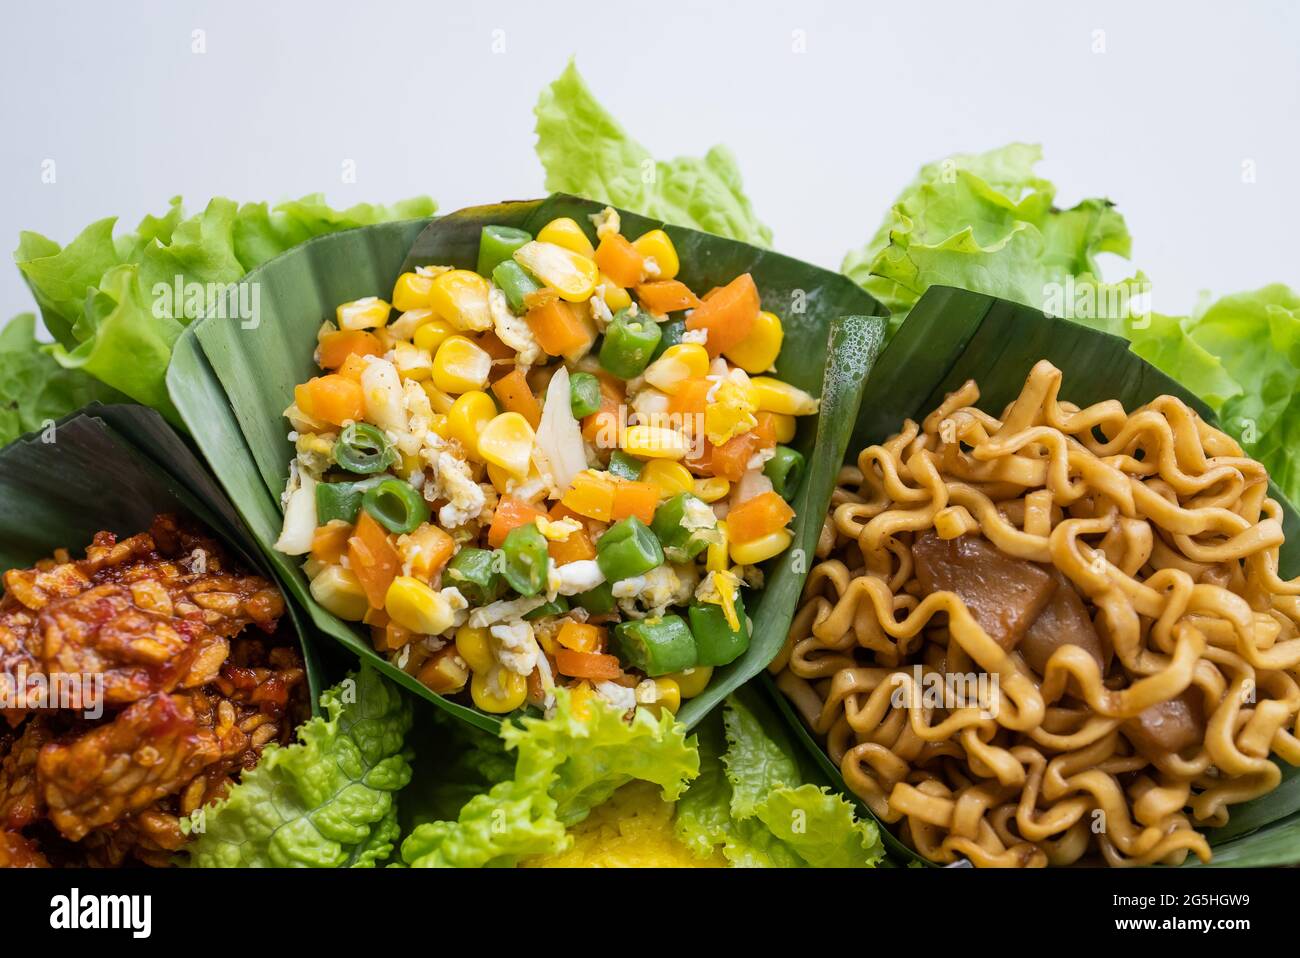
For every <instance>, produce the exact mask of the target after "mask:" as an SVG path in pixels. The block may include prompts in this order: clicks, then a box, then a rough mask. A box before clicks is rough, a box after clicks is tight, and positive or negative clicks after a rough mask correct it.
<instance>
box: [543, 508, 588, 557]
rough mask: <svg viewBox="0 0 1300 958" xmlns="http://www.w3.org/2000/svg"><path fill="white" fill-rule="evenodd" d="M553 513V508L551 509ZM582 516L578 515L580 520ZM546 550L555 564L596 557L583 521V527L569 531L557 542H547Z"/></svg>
mask: <svg viewBox="0 0 1300 958" xmlns="http://www.w3.org/2000/svg"><path fill="white" fill-rule="evenodd" d="M551 513H552V515H554V513H555V510H554V509H552V510H551ZM583 518H584V517H582V516H578V520H579V521H582V520H583ZM546 551H547V552H548V553H550V556H551V558H552V559H554V560H555V564H556V565H568V564H569V563H570V562H581V561H582V560H583V559H594V558H596V547H595V546H594V545H592V542H591V536H590V535H588V534H587V528H586V525H585V523H584V525H583V528H581V529H579V530H577V531H576V532H570V533H569V535H568V537H567V538H565V539H563V540H561V541H559V542H548V543H547V544H546Z"/></svg>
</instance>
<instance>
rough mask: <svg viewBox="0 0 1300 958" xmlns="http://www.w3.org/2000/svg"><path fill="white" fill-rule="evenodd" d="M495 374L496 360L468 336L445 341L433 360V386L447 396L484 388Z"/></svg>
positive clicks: (449, 338) (450, 338)
mask: <svg viewBox="0 0 1300 958" xmlns="http://www.w3.org/2000/svg"><path fill="white" fill-rule="evenodd" d="M491 371H492V357H491V356H489V355H488V354H487V353H486V352H485V351H484V350H483V349H482V348H481V347H480V346H479V345H478V344H477V343H472V342H470V341H469V340H468V339H466V338H465V337H464V336H450V337H448V338H447V339H445V340H443V343H442V345H441V346H439V347H438V352H437V353H435V354H434V357H433V384H434V385H435V386H437V387H438V388H439V389H441V390H442V391H443V392H447V393H465V392H469V391H470V390H471V389H481V388H483V386H484V384H485V383H487V379H488V373H490V372H491Z"/></svg>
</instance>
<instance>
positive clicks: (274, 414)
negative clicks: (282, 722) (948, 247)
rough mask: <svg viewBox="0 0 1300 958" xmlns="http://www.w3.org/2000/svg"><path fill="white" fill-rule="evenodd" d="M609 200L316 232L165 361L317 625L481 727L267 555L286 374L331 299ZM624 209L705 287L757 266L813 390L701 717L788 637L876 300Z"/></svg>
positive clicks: (792, 361)
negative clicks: (778, 531) (741, 628)
mask: <svg viewBox="0 0 1300 958" xmlns="http://www.w3.org/2000/svg"><path fill="white" fill-rule="evenodd" d="M602 208H603V205H602V204H598V203H594V202H591V201H589V200H585V199H581V198H578V197H574V196H568V195H562V194H557V195H553V196H551V197H549V198H547V199H543V200H532V201H524V202H508V203H500V204H495V205H490V206H480V207H473V208H470V209H465V210H461V211H459V212H456V213H452V214H450V215H448V216H445V217H441V218H438V219H436V220H434V221H432V222H431V223H429V224H428V225H427V226H425V225H424V224H421V223H418V222H412V223H394V224H385V225H382V226H374V227H366V228H363V229H358V230H352V231H349V232H344V233H339V234H335V235H332V236H327V237H322V238H319V239H316V240H312V241H310V242H308V243H305V244H303V245H302V246H300V247H298V248H296V249H294V250H292V251H290V252H288V253H286V254H284V255H282V256H280V257H279V258H277V259H275V260H273V261H271V262H269V263H267V264H265V265H264V266H262V267H260V268H259V269H256V270H254V271H252V272H250V273H249V274H248V275H247V276H246V277H245V278H244V280H243V282H244V283H255V284H258V287H259V289H258V298H257V301H258V302H259V303H260V316H259V317H258V319H257V321H256V322H236V321H231V320H228V319H227V320H223V319H218V318H216V317H207V318H204V319H201V320H199V321H198V322H195V323H194V324H193V325H192V326H191V327H190V328H189V329H187V330H186V332H185V334H184V335H183V336H182V337H181V339H180V340H179V341H178V343H177V345H176V349H175V353H174V358H173V361H172V365H171V368H170V370H169V373H168V388H169V392H170V395H171V398H172V400H173V402H174V403H175V405H176V408H177V409H178V410H179V411H180V414H181V416H182V418H183V419H184V421H185V423H186V425H187V427H188V429H189V430H190V432H191V434H192V436H193V437H194V440H195V442H196V443H197V444H198V446H199V448H200V449H201V450H202V451H203V453H204V455H205V456H206V458H207V459H208V461H209V462H210V463H211V464H212V467H213V469H214V471H215V472H216V475H217V477H218V479H219V480H220V481H221V483H222V485H223V486H224V487H225V489H226V492H227V493H228V494H229V496H230V498H231V500H232V501H233V502H234V503H235V505H236V507H237V508H238V509H239V510H240V512H241V514H242V515H243V517H244V519H245V520H246V521H247V523H248V526H249V528H250V529H251V530H252V532H253V534H254V536H255V537H256V539H257V541H258V544H259V545H260V546H261V547H262V549H263V551H264V553H265V555H266V556H267V558H268V560H269V561H270V562H271V564H272V565H273V566H274V567H275V569H276V570H277V572H278V573H279V574H280V576H281V579H282V581H283V582H285V583H286V584H287V586H288V588H289V590H290V592H291V593H292V594H293V595H294V597H295V598H296V599H297V601H298V602H299V603H301V605H302V607H303V608H304V609H305V610H306V611H307V613H308V615H309V616H310V619H311V621H312V622H313V623H314V625H315V626H316V627H317V628H318V629H320V630H321V631H323V632H325V633H327V634H329V635H331V636H332V637H334V638H335V639H337V640H338V641H339V642H340V643H342V645H343V646H345V647H346V648H348V649H350V650H351V651H352V652H354V653H355V654H356V655H358V656H360V657H361V658H363V659H365V660H368V661H370V662H371V663H372V664H373V665H374V666H375V667H376V668H378V669H380V670H381V671H382V672H383V673H384V674H386V675H387V676H389V677H390V678H392V679H394V680H395V681H397V682H398V683H400V684H401V685H403V686H404V687H406V688H407V689H409V690H411V691H412V692H414V693H416V694H417V695H420V696H422V697H424V698H426V699H428V700H430V701H433V702H435V703H436V704H438V705H439V706H440V707H443V708H445V709H447V710H449V711H450V712H452V713H453V714H455V715H457V716H458V717H460V718H461V719H463V720H465V721H468V722H470V723H472V724H474V725H477V726H479V727H480V728H484V729H488V730H495V729H496V728H497V727H499V724H500V719H499V717H497V716H494V715H489V714H486V713H484V712H481V711H479V710H477V709H475V708H472V707H469V706H467V705H462V704H460V703H458V702H455V701H452V700H451V699H448V698H445V697H443V696H440V695H437V694H435V693H433V692H432V691H430V690H429V689H428V688H426V687H425V686H424V685H422V684H421V683H419V682H418V681H416V680H415V678H414V677H412V676H410V675H408V674H407V673H405V672H403V671H401V670H399V669H397V668H395V667H394V666H393V665H391V664H390V663H389V662H388V661H387V660H386V659H384V658H382V657H380V656H379V655H377V654H376V653H375V651H374V649H373V647H372V644H371V642H370V641H369V640H368V637H367V636H365V635H364V634H363V633H362V632H361V631H359V629H358V627H357V626H355V625H352V624H349V623H347V622H344V621H342V620H340V619H338V618H337V617H335V616H334V615H332V614H331V613H329V612H328V611H327V610H325V609H324V608H322V607H321V606H320V605H319V604H318V603H316V602H315V601H314V600H313V599H312V597H311V594H310V592H309V590H308V583H307V580H306V578H305V577H304V575H303V573H302V571H301V570H300V568H299V562H298V561H297V560H296V559H292V558H290V557H288V556H283V555H280V554H279V553H277V552H275V550H274V548H273V543H274V542H275V541H276V539H277V537H278V535H279V531H280V527H281V524H282V513H281V507H280V504H279V503H280V496H281V493H282V491H283V490H284V488H285V483H286V479H287V477H288V470H289V463H290V461H291V459H292V458H293V453H294V449H293V444H292V443H291V442H290V441H289V440H288V439H287V438H286V436H287V433H288V431H289V426H288V423H287V422H286V421H285V419H284V417H283V413H284V410H285V409H286V408H287V407H288V406H289V405H290V404H291V402H292V401H293V389H294V386H295V385H296V384H298V383H302V382H305V381H306V380H307V379H309V378H310V377H312V376H314V375H317V374H318V372H319V370H318V369H317V368H316V366H315V363H314V360H313V351H314V349H315V346H316V339H317V333H318V331H319V329H320V326H321V323H322V322H323V321H324V320H326V319H329V318H332V317H333V315H334V311H335V308H336V307H337V306H338V305H339V304H340V303H344V302H348V301H350V300H355V299H358V298H360V297H363V296H379V297H381V298H386V296H387V294H388V293H389V292H390V291H391V290H392V289H393V284H394V282H395V280H396V278H397V277H398V276H399V275H400V274H401V273H402V272H403V271H405V270H408V269H411V268H413V267H415V266H418V265H441V266H453V267H458V268H465V269H473V268H474V267H475V262H476V258H477V253H478V246H479V238H480V233H481V230H482V228H483V227H484V226H487V225H497V226H513V227H518V228H522V229H525V230H528V231H530V232H532V233H534V234H535V233H536V232H537V231H538V230H539V229H540V228H541V226H543V225H544V224H546V223H547V222H549V221H550V220H552V219H554V218H555V217H560V216H569V217H572V218H573V219H574V220H575V221H577V222H578V223H580V224H587V223H589V216H590V215H591V214H594V213H598V212H599V211H600V210H601V209H602ZM619 213H620V216H621V219H622V223H623V229H624V231H625V232H626V233H627V234H628V235H633V236H636V235H641V233H643V232H645V231H648V230H651V229H655V228H660V227H662V228H664V229H665V230H666V231H667V233H668V235H669V236H670V237H671V238H672V240H673V243H674V244H675V246H676V248H677V250H678V253H679V255H680V260H681V263H682V273H681V274H680V276H679V278H680V279H681V280H682V281H684V282H685V283H686V284H687V285H688V286H690V287H691V288H692V289H700V290H707V289H710V288H712V287H714V286H717V285H722V284H725V283H727V282H730V281H731V280H732V279H733V278H735V277H736V276H737V275H739V274H741V273H744V272H747V271H748V272H750V273H752V274H753V277H754V280H755V282H756V284H757V286H758V290H759V293H760V295H761V297H762V301H763V308H764V309H768V310H771V311H773V312H775V313H777V314H778V315H779V316H781V317H782V319H783V321H784V324H785V346H784V348H783V350H782V352H781V356H780V359H779V360H778V361H777V371H776V375H778V376H779V377H780V378H781V379H782V380H784V381H786V382H789V383H792V384H794V385H796V386H799V387H801V388H803V389H805V390H807V391H809V392H810V393H812V394H813V395H814V396H820V397H821V401H822V405H821V411H820V414H819V415H818V416H815V417H806V418H804V419H803V420H802V421H801V425H800V428H799V432H798V434H797V436H796V438H795V439H794V440H793V441H792V442H791V445H793V446H794V447H795V448H797V449H798V450H799V451H800V452H802V453H803V454H804V456H805V457H806V459H807V462H808V468H807V470H806V471H805V475H804V479H803V483H802V487H801V488H800V489H799V490H798V491H797V494H796V497H795V499H794V501H793V505H794V508H795V510H796V514H797V517H796V519H795V520H794V526H793V532H794V540H793V543H792V546H791V548H790V549H789V550H788V552H787V553H786V555H785V556H783V557H778V558H777V559H774V560H771V562H770V563H769V565H768V567H766V568H765V575H766V583H765V588H764V589H763V590H762V592H761V593H760V594H759V598H758V599H757V601H755V602H753V603H751V604H750V605H749V614H750V616H751V618H752V620H753V622H754V634H753V636H752V638H751V643H750V647H749V649H748V651H747V652H746V653H745V654H744V655H743V656H742V657H741V658H739V659H737V660H736V661H735V662H733V663H731V664H730V665H728V666H726V667H724V668H720V669H718V670H716V671H715V673H714V676H713V678H712V681H711V683H710V685H709V687H708V688H707V689H706V690H705V691H704V692H703V693H702V694H700V695H699V696H697V697H695V698H693V699H691V700H689V701H688V702H686V703H684V705H683V707H682V709H681V711H680V713H679V717H680V718H681V719H682V720H683V721H684V722H686V723H687V724H688V725H694V724H695V723H696V722H698V721H699V720H700V719H701V718H702V717H703V716H704V715H705V714H707V712H708V711H709V710H710V709H711V708H712V707H713V706H715V705H716V704H718V703H719V702H720V701H722V699H723V698H725V697H726V695H727V694H728V693H729V692H730V691H732V690H733V689H735V688H736V687H737V686H739V685H740V684H741V683H743V682H744V681H746V680H747V679H749V678H751V677H753V676H754V675H756V674H757V673H758V672H760V671H761V670H762V668H763V667H764V666H765V665H766V664H767V662H768V661H769V660H770V659H771V658H772V657H773V656H774V655H775V654H776V653H777V651H778V650H779V649H780V647H781V645H782V643H783V642H784V640H785V633H786V630H787V628H788V626H789V622H790V618H791V616H792V614H793V611H794V606H795V603H796V601H797V599H798V595H799V592H800V589H801V587H802V582H803V578H804V575H805V574H806V569H807V561H806V557H807V556H809V555H811V554H812V550H813V547H814V545H815V542H816V538H817V534H818V532H819V530H820V528H821V524H822V518H823V516H824V513H825V509H826V505H827V503H828V501H829V496H830V493H831V489H832V487H833V484H834V479H835V474H836V470H837V469H838V465H839V462H840V461H841V459H842V458H843V455H844V449H845V445H846V443H847V441H848V434H849V428H850V427H851V425H852V421H853V413H854V411H855V410H856V409H857V406H858V397H859V394H860V391H861V389H862V387H863V383H864V381H865V378H866V374H867V372H868V371H869V370H870V368H871V363H872V362H873V360H874V359H875V356H876V354H877V352H878V350H879V348H880V345H881V343H882V341H883V328H884V321H883V319H882V318H881V314H882V313H883V310H882V308H881V307H880V306H879V304H878V303H876V301H875V300H873V299H872V298H871V297H870V296H868V295H867V294H866V293H865V292H863V291H862V290H861V289H860V288H859V287H857V286H856V285H855V284H853V283H852V282H850V281H849V280H847V279H846V278H845V277H843V276H841V275H839V274H836V273H832V272H829V271H827V270H823V269H820V268H818V267H815V266H811V265H809V264H806V263H802V262H799V261H798V260H794V259H791V258H789V257H787V256H783V255H780V254H778V253H774V252H772V251H770V250H765V249H759V248H757V247H753V246H749V245H747V244H744V243H739V242H736V241H733V240H727V239H723V238H721V237H717V236H713V235H709V234H705V233H700V232H697V231H694V230H689V229H682V228H678V227H675V226H672V225H671V224H663V223H659V222H656V221H651V220H648V219H646V218H644V217H641V216H637V215H636V214H633V213H629V212H626V211H622V210H620V211H619ZM232 295H237V292H236V293H232Z"/></svg>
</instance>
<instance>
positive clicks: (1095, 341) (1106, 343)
mask: <svg viewBox="0 0 1300 958" xmlns="http://www.w3.org/2000/svg"><path fill="white" fill-rule="evenodd" d="M1040 359H1047V360H1049V361H1050V362H1051V363H1052V364H1053V365H1055V366H1056V367H1057V368H1058V369H1060V370H1061V371H1062V372H1063V373H1064V381H1063V383H1062V388H1061V395H1062V398H1063V399H1067V400H1069V401H1071V402H1074V403H1078V404H1079V405H1081V406H1084V405H1089V404H1091V403H1095V402H1100V401H1102V400H1105V399H1118V400H1120V401H1121V402H1122V403H1123V404H1124V407H1125V408H1126V409H1130V410H1131V409H1133V408H1135V407H1137V406H1140V405H1142V404H1144V403H1147V402H1150V401H1151V400H1152V399H1155V398H1156V397H1157V396H1161V395H1172V396H1177V397H1178V398H1179V399H1181V400H1182V401H1183V402H1185V403H1187V404H1188V405H1189V406H1191V407H1192V408H1194V409H1195V410H1196V411H1197V412H1198V413H1199V414H1200V415H1201V416H1202V417H1203V418H1204V419H1205V420H1206V421H1208V422H1211V423H1215V422H1216V419H1215V416H1214V414H1213V413H1212V412H1211V411H1210V409H1209V407H1207V406H1206V405H1205V404H1204V403H1203V402H1201V401H1200V400H1199V399H1197V398H1196V397H1195V396H1193V395H1192V394H1191V393H1190V392H1188V391H1187V390H1186V389H1184V388H1183V387H1182V386H1180V385H1179V384H1178V383H1177V382H1175V381H1174V380H1172V379H1170V378H1169V377H1168V376H1166V375H1165V374H1164V373H1162V372H1160V371H1159V370H1157V369H1156V368H1155V367H1154V366H1151V365H1150V364H1149V363H1147V362H1146V361H1145V360H1143V359H1141V358H1140V357H1138V356H1137V355H1136V354H1135V353H1133V352H1131V351H1130V350H1129V348H1128V343H1127V342H1125V341H1124V340H1123V339H1120V338H1119V337H1117V336H1112V335H1110V334H1108V333H1102V332H1098V331H1096V330H1093V329H1089V328H1087V327H1084V326H1080V325H1077V324H1075V323H1072V322H1069V321H1067V320H1064V319H1056V318H1053V317H1050V316H1046V315H1044V314H1043V313H1041V312H1039V311H1038V310H1036V309H1033V308H1031V307H1029V306H1024V305H1021V304H1019V303H1013V302H1009V301H1007V300H1002V299H997V298H996V297H992V296H986V295H983V294H981V293H972V292H969V291H967V290H962V289H952V288H948V287H939V286H936V287H932V288H931V289H929V290H928V291H926V293H925V294H924V295H923V296H922V297H921V299H920V301H919V302H918V303H917V304H916V306H915V307H913V309H912V311H911V313H910V314H909V315H908V318H907V321H906V322H905V323H903V325H902V327H901V329H900V330H899V332H898V334H897V335H896V336H895V337H894V339H893V340H891V341H890V343H889V346H888V347H887V348H886V349H885V350H884V352H883V353H881V355H880V358H879V359H878V360H877V361H876V364H875V368H874V369H873V370H872V372H871V376H870V379H869V380H868V382H867V385H866V389H865V390H864V391H863V395H862V405H861V409H860V410H859V412H858V416H857V422H856V424H855V426H854V428H853V434H852V437H851V439H850V442H849V445H848V454H847V458H846V461H847V462H849V463H856V460H857V454H858V451H859V450H861V449H862V448H863V447H865V446H869V445H872V444H874V443H877V442H881V441H883V440H885V439H887V438H888V437H889V436H891V435H893V434H894V433H896V432H897V431H898V430H899V428H900V427H901V426H902V424H903V420H904V419H908V418H911V419H915V420H918V421H919V420H920V419H922V418H923V417H924V416H926V415H927V414H929V413H930V412H931V411H932V410H933V409H934V408H935V407H936V406H938V405H939V404H940V403H941V402H942V401H943V399H944V397H945V396H946V395H947V394H948V393H950V392H952V391H953V390H955V389H957V388H959V387H960V386H961V385H962V384H963V383H964V382H966V380H968V379H974V380H975V381H976V382H977V383H978V384H979V387H980V401H979V406H980V408H981V409H984V410H985V411H987V412H990V413H993V414H994V415H997V414H998V413H1000V412H1001V411H1002V409H1003V408H1005V407H1006V405H1007V404H1008V403H1009V402H1011V400H1013V399H1014V398H1015V397H1016V396H1017V395H1019V393H1020V390H1021V387H1022V386H1023V385H1024V381H1025V378H1026V377H1027V376H1028V375H1029V370H1030V369H1031V368H1032V367H1033V365H1034V363H1036V362H1037V361H1039V360H1040ZM1269 494H1270V496H1272V498H1274V499H1276V500H1277V501H1278V502H1280V503H1281V504H1282V507H1283V510H1284V511H1285V519H1284V522H1283V526H1284V529H1285V531H1286V537H1287V541H1286V544H1285V546H1284V547H1283V548H1282V550H1281V556H1280V570H1279V571H1280V574H1281V575H1282V576H1283V577H1284V578H1290V577H1293V576H1295V575H1297V574H1300V515H1297V513H1296V510H1295V508H1294V507H1293V506H1292V505H1291V504H1290V503H1288V502H1287V501H1286V498H1285V497H1284V496H1283V495H1282V493H1281V492H1280V491H1279V490H1278V489H1277V487H1276V486H1275V485H1272V484H1270V491H1269ZM765 684H766V685H767V687H768V689H769V691H770V693H771V694H772V695H774V696H775V697H776V698H777V699H778V700H779V707H780V710H781V712H782V714H783V715H785V717H786V719H787V720H788V721H789V722H791V723H792V724H793V725H794V726H795V727H796V734H797V735H798V737H799V738H800V739H801V741H803V743H804V744H805V746H806V747H808V748H810V749H812V750H813V752H814V753H815V755H816V757H817V759H818V761H819V762H820V764H821V766H822V769H823V771H824V772H826V774H827V775H828V776H829V777H830V778H831V779H832V781H834V782H836V786H837V787H838V788H839V789H840V790H841V791H843V792H844V793H845V794H846V795H849V796H850V797H851V796H852V793H851V792H849V791H848V790H847V788H846V787H845V786H844V782H843V779H842V778H841V777H840V773H839V769H838V768H836V766H835V765H834V764H833V763H832V762H831V761H830V759H829V758H828V757H827V756H826V753H825V752H824V751H823V749H822V747H821V743H819V742H817V741H816V740H815V738H814V737H813V736H812V735H811V734H810V733H809V732H808V729H807V727H806V726H805V725H804V724H803V722H802V721H801V720H800V719H799V718H798V717H797V715H796V713H795V712H794V710H793V709H792V708H791V707H790V705H789V704H788V703H787V702H786V701H785V699H784V696H782V695H781V694H780V693H779V692H777V690H776V687H775V684H774V683H771V682H770V681H767V682H766V683H765ZM1278 764H1279V765H1280V767H1281V769H1282V775H1283V779H1282V783H1281V784H1280V785H1279V786H1278V788H1277V789H1276V790H1274V791H1273V792H1270V793H1269V794H1267V795H1263V796H1261V797H1260V798H1257V799H1255V800H1253V801H1251V802H1247V803H1244V804H1242V805H1237V806H1233V807H1232V808H1231V809H1230V816H1231V817H1230V820H1229V822H1228V824H1227V825H1226V826H1224V827H1223V828H1218V829H1212V830H1210V831H1209V832H1208V835H1209V838H1210V843H1211V845H1212V846H1214V860H1213V862H1212V866H1225V865H1236V866H1243V865H1277V864H1296V863H1300V769H1297V768H1293V767H1292V766H1290V765H1287V764H1286V763H1285V762H1279V763H1278ZM859 806H860V807H861V808H862V810H863V812H864V813H865V814H869V813H870V812H869V809H867V807H866V805H865V804H863V803H861V802H859ZM880 828H881V832H882V835H883V837H884V839H885V842H886V845H887V847H888V848H889V850H890V852H891V853H892V854H893V855H894V856H895V857H896V858H899V859H901V860H907V861H924V860H923V859H921V858H920V857H919V856H917V855H916V854H915V853H914V852H912V851H911V849H909V848H907V847H906V846H905V845H903V844H902V843H901V842H900V841H899V840H898V839H897V838H895V837H894V836H893V835H892V833H891V832H890V831H889V828H888V826H886V825H885V824H884V823H883V822H882V823H880ZM1195 861H1196V864H1198V865H1199V861H1198V860H1195Z"/></svg>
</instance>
